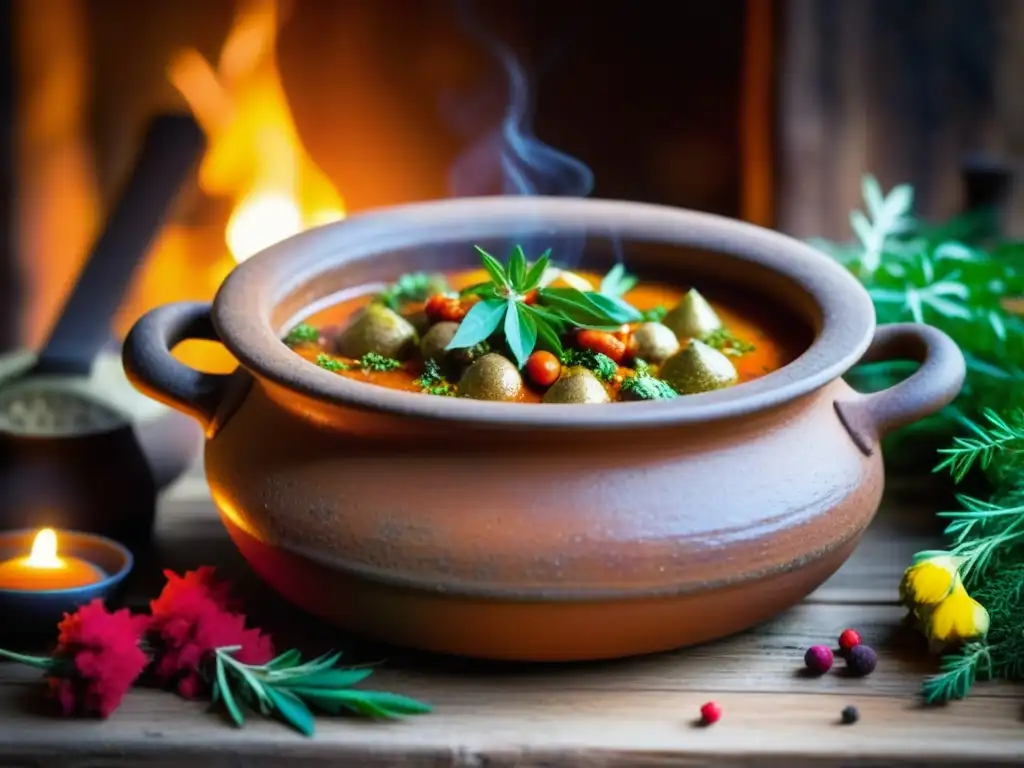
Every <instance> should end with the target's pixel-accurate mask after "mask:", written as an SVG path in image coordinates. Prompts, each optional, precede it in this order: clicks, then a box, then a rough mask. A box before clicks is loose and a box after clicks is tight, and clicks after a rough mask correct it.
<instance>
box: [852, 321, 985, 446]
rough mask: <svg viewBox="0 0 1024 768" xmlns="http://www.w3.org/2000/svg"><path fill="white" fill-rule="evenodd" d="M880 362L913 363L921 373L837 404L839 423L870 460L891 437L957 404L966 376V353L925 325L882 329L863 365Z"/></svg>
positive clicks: (904, 325) (917, 371)
mask: <svg viewBox="0 0 1024 768" xmlns="http://www.w3.org/2000/svg"><path fill="white" fill-rule="evenodd" d="M881 360H914V361H917V362H920V363H921V367H920V368H918V369H917V370H916V371H915V372H914V373H913V374H912V375H910V376H909V377H908V378H907V379H906V380H905V381H901V382H900V383H899V384H895V385H893V386H891V387H889V388H888V389H883V390H882V391H880V392H872V393H870V394H857V395H855V396H854V397H852V398H850V399H847V400H843V401H837V402H836V404H835V408H836V412H837V413H838V414H839V418H840V420H841V421H842V422H843V424H844V426H845V427H846V429H847V430H848V431H849V433H850V436H851V437H853V440H854V442H855V443H857V447H858V448H860V450H861V451H862V452H863V453H864V454H866V455H869V456H870V455H871V453H872V452H873V451H874V446H875V444H876V443H877V442H878V440H879V439H880V438H882V437H884V436H885V435H886V433H888V432H891V431H892V430H894V429H897V428H899V427H902V426H904V425H906V424H910V423H912V422H914V421H917V420H918V419H921V418H924V417H925V416H928V415H930V414H933V413H935V412H937V411H939V410H940V409H941V408H943V407H944V406H946V405H948V404H949V403H950V402H952V400H953V398H955V397H956V396H957V395H958V394H959V393H960V388H961V387H962V386H963V383H964V377H965V375H966V373H967V366H966V363H965V362H964V356H963V353H962V352H961V351H960V348H959V347H958V346H957V345H956V343H954V341H953V340H952V339H951V338H949V336H947V335H946V334H945V333H943V332H942V331H940V330H939V329H938V328H933V327H931V326H930V325H924V324H921V323H892V324H889V325H880V326H878V327H877V328H876V329H875V337H874V339H872V341H871V345H870V346H869V347H868V350H867V352H865V353H864V356H863V357H862V358H861V360H860V362H861V363H872V362H877V361H881Z"/></svg>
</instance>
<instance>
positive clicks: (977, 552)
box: [814, 176, 1024, 703]
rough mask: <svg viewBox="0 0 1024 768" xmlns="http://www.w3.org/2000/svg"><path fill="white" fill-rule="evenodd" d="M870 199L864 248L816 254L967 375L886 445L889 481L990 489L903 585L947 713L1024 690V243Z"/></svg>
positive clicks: (861, 230) (896, 368)
mask: <svg viewBox="0 0 1024 768" xmlns="http://www.w3.org/2000/svg"><path fill="white" fill-rule="evenodd" d="M862 190H863V197H864V202H865V206H864V207H865V210H864V211H854V212H853V213H852V214H851V216H850V222H851V225H852V228H853V233H854V235H855V238H856V239H855V241H854V242H852V243H835V242H829V241H826V240H816V241H814V242H815V244H816V245H817V246H818V247H819V248H821V249H822V250H824V251H825V252H827V253H829V254H830V255H831V256H833V257H834V258H835V259H836V260H837V261H839V262H840V263H842V264H844V265H845V266H846V267H847V268H848V269H849V270H850V272H851V273H852V274H853V275H854V276H855V277H857V278H858V279H859V280H860V281H861V283H862V284H863V285H864V287H865V288H866V289H867V291H868V294H869V295H870V296H871V299H872V302H873V304H874V307H875V313H876V315H877V318H878V322H879V323H898V322H914V323H928V324H929V325H932V326H935V327H937V328H939V329H940V330H942V331H944V332H945V333H947V334H949V336H951V337H952V338H953V340H954V341H955V342H956V343H957V344H958V346H959V347H960V349H961V350H962V352H963V353H964V357H965V359H966V362H967V377H966V380H965V382H964V386H963V389H962V390H961V392H960V394H959V396H958V397H957V398H956V399H955V400H954V401H953V402H952V403H951V404H950V405H949V406H947V407H946V408H944V409H942V411H940V412H939V413H938V414H936V415H935V416H933V417H929V418H927V419H924V420H921V421H920V422H917V423H915V424H913V425H910V426H907V427H904V428H902V429H900V430H897V431H896V432H895V433H893V434H892V435H890V436H889V437H887V438H886V445H885V450H884V452H883V455H884V456H885V457H886V461H887V464H888V467H887V470H888V473H889V475H890V476H892V475H893V474H896V473H897V472H900V471H904V472H918V473H920V475H921V476H922V477H927V476H931V474H932V472H934V471H943V472H946V473H948V475H949V476H950V477H951V479H952V481H953V482H954V483H957V484H960V483H963V482H964V481H968V480H969V481H971V482H972V483H973V484H974V487H975V488H978V489H980V490H978V491H977V492H976V493H975V494H974V495H967V494H958V495H956V497H955V501H956V508H954V509H946V510H943V511H941V512H939V513H938V514H939V516H940V517H941V518H943V520H944V521H945V522H946V530H945V537H946V545H945V546H946V548H945V549H944V550H936V551H926V552H921V553H918V555H916V556H915V557H914V558H913V561H912V562H911V564H910V567H909V568H908V569H907V571H906V573H905V574H904V577H903V583H902V584H901V585H900V587H901V589H900V592H901V598H902V602H903V604H904V605H905V606H906V607H907V609H908V615H909V618H910V620H911V621H912V622H913V624H914V625H915V626H916V627H917V628H918V630H919V631H920V632H921V633H922V634H923V635H924V636H925V637H926V638H927V640H928V643H929V647H930V650H931V651H932V652H933V653H935V654H940V655H942V660H941V666H940V669H939V672H938V674H935V675H932V676H931V677H928V678H927V679H925V680H924V681H923V684H922V688H921V694H922V697H923V698H924V699H925V701H926V702H929V703H941V702H946V701H949V700H951V699H960V698H963V697H965V696H967V695H968V693H969V692H970V691H971V689H972V688H973V686H974V684H975V682H976V681H978V680H986V679H1002V680H1008V681H1024V367H1022V366H1021V361H1022V360H1024V313H1022V311H1021V309H1020V306H1021V302H1020V299H1021V298H1024V241H1021V240H1013V239H1011V238H1009V237H1007V236H1006V234H1005V233H1004V232H1003V231H1002V228H1001V222H1000V216H999V215H998V211H996V210H994V209H985V210H978V211H971V212H969V213H966V214H963V215H960V216H957V217H955V218H953V219H950V220H948V221H945V222H941V223H938V224H932V223H928V222H924V221H922V220H921V219H920V218H918V217H916V216H915V215H914V212H913V203H914V191H913V189H912V188H911V187H910V186H908V185H905V184H904V185H900V186H897V187H895V188H894V189H892V190H891V191H889V193H888V194H883V192H882V189H881V187H880V186H879V184H878V182H877V181H876V180H875V179H874V178H873V177H871V176H867V177H865V178H864V180H863V184H862ZM1013 302H1016V304H1014V303H1013ZM915 367H916V364H914V363H910V362H900V361H891V362H886V363H872V364H868V365H864V366H859V367H858V368H855V369H854V370H852V371H850V373H849V374H848V375H847V376H846V378H847V380H848V381H849V382H850V383H851V384H852V385H854V386H855V387H857V388H858V389H861V390H862V391H877V390H879V389H882V388H883V387H886V386H891V385H892V384H894V383H896V382H898V381H900V380H902V379H903V378H905V377H906V375H907V374H908V373H909V372H910V371H912V370H913V369H914V368H915ZM950 506H953V505H952V504H951V505H950Z"/></svg>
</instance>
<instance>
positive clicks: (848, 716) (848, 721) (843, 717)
mask: <svg viewBox="0 0 1024 768" xmlns="http://www.w3.org/2000/svg"><path fill="white" fill-rule="evenodd" d="M839 719H840V721H841V722H842V723H843V725H853V724H854V723H856V722H857V721H858V720H860V712H858V711H857V708H856V707H843V711H842V713H840V715H839Z"/></svg>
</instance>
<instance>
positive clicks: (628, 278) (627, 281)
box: [598, 264, 639, 296]
mask: <svg viewBox="0 0 1024 768" xmlns="http://www.w3.org/2000/svg"><path fill="white" fill-rule="evenodd" d="M638 282H639V280H638V279H637V278H636V277H635V276H634V275H629V274H626V268H625V267H624V266H623V265H622V264H616V265H615V266H614V267H612V268H611V269H609V270H608V274H607V275H605V276H604V279H603V280H602V281H601V286H600V288H598V291H599V292H600V293H603V294H604V295H605V296H621V295H622V294H624V293H626V291H630V290H632V289H633V288H634V287H636V284H637V283H638Z"/></svg>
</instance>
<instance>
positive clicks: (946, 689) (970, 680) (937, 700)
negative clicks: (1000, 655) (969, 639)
mask: <svg viewBox="0 0 1024 768" xmlns="http://www.w3.org/2000/svg"><path fill="white" fill-rule="evenodd" d="M991 672H992V657H991V655H990V653H989V648H988V645H987V644H986V643H984V642H977V643H969V644H968V645H966V646H964V648H963V649H962V650H961V651H960V652H959V653H955V654H949V655H947V656H943V657H942V662H941V666H940V668H939V673H938V674H936V675H932V676H930V677H928V678H925V681H924V683H923V684H922V685H921V695H922V697H923V698H924V700H925V703H927V704H941V703H945V702H947V701H952V700H953V699H962V698H964V697H965V696H967V694H968V693H969V692H970V690H971V687H972V686H973V685H974V683H975V681H976V680H977V679H978V678H979V677H982V678H984V677H986V676H988V675H990V674H991Z"/></svg>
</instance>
